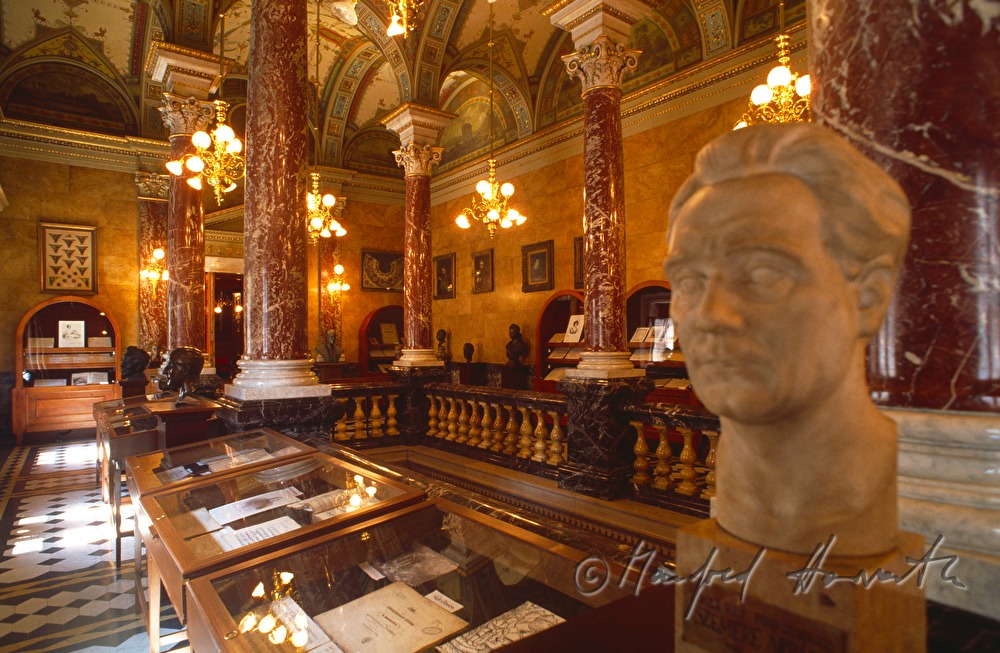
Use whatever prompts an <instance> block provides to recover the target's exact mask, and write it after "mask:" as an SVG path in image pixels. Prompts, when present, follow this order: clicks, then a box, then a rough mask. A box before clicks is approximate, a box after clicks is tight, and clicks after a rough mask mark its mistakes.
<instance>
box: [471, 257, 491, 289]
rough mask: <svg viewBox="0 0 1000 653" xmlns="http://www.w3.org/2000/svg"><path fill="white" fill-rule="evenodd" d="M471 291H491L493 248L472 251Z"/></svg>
mask: <svg viewBox="0 0 1000 653" xmlns="http://www.w3.org/2000/svg"><path fill="white" fill-rule="evenodd" d="M472 292H473V294H476V293H481V292H493V248H490V249H487V250H483V251H481V252H473V253H472Z"/></svg>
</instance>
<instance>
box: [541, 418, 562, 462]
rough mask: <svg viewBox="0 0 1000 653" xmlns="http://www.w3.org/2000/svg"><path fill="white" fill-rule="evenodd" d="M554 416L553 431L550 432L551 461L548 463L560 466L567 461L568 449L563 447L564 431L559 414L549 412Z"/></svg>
mask: <svg viewBox="0 0 1000 653" xmlns="http://www.w3.org/2000/svg"><path fill="white" fill-rule="evenodd" d="M549 415H551V416H552V430H551V431H549V459H548V460H547V461H546V462H547V463H548V464H550V465H559V464H561V463H562V462H563V461H565V460H566V447H564V446H563V442H562V440H563V431H562V426H560V424H559V413H557V412H556V411H554V410H550V411H549Z"/></svg>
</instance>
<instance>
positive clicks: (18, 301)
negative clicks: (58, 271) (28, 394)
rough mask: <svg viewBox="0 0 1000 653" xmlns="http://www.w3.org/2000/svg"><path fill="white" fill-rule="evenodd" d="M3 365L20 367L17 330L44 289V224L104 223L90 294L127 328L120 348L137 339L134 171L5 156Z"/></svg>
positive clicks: (0, 182)
mask: <svg viewBox="0 0 1000 653" xmlns="http://www.w3.org/2000/svg"><path fill="white" fill-rule="evenodd" d="M0 186H2V187H3V189H4V192H5V193H6V195H7V201H8V202H9V206H7V208H6V209H4V210H3V212H2V213H0V371H10V370H13V369H14V334H15V331H16V330H17V324H18V322H19V321H20V320H21V318H22V317H23V315H24V314H25V313H26V312H27V311H28V310H29V309H30V308H31V307H32V306H34V305H35V304H38V303H39V302H41V301H44V300H46V299H51V298H52V297H55V296H57V293H43V292H41V291H40V290H39V272H38V223H39V222H57V223H65V224H79V225H90V226H96V227H97V253H98V262H97V289H98V293H97V294H96V295H93V296H90V298H91V299H93V300H94V301H95V302H97V303H98V304H100V305H101V306H103V307H104V308H105V309H106V310H107V311H108V313H110V314H111V315H112V316H113V317H114V319H115V322H116V323H117V324H118V329H119V330H120V334H119V335H120V340H119V343H118V344H119V347H120V348H122V349H124V347H125V346H127V345H131V344H135V342H136V339H137V338H138V316H137V315H136V313H137V311H138V301H139V299H138V289H137V280H138V274H139V270H138V265H137V262H136V260H137V257H138V254H137V251H138V243H137V241H136V216H137V213H136V211H137V209H136V190H135V184H134V182H133V176H132V175H131V174H128V173H123V172H109V171H105V170H95V169H91V168H80V167H75V166H69V165H64V164H58V163H46V162H42V161H30V160H27V159H14V158H8V157H2V156H0Z"/></svg>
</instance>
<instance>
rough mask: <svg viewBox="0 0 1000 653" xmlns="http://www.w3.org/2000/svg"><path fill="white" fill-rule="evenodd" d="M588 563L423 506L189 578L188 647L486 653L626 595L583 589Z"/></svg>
mask: <svg viewBox="0 0 1000 653" xmlns="http://www.w3.org/2000/svg"><path fill="white" fill-rule="evenodd" d="M586 557H587V554H586V553H584V552H583V551H580V550H577V549H574V548H572V547H569V546H567V545H564V544H560V543H558V542H555V541H553V540H550V539H547V538H545V537H543V536H541V535H538V534H535V533H530V532H528V531H525V530H522V529H520V528H518V527H516V526H513V525H510V524H507V523H504V522H501V521H499V520H496V519H494V518H492V517H489V516H487V515H484V514H482V513H479V512H476V511H474V510H471V509H469V508H466V507H464V506H460V505H458V504H455V503H452V502H450V501H447V500H444V499H436V500H433V501H426V502H423V503H420V504H417V505H412V506H408V507H405V508H401V509H399V510H397V511H395V512H393V513H390V514H385V515H382V516H380V517H378V518H375V519H371V520H368V521H365V522H362V523H359V524H355V525H353V526H350V527H347V528H344V529H341V530H338V531H336V532H330V533H326V534H324V535H322V536H321V537H316V538H313V539H310V540H309V541H307V542H303V543H301V544H298V545H296V546H292V547H286V548H283V549H281V550H278V551H272V552H270V553H268V554H266V555H263V556H260V557H257V558H254V559H252V560H247V561H245V562H242V563H240V564H238V565H236V566H234V567H231V568H227V569H223V570H218V571H215V572H213V573H211V574H207V575H204V576H200V577H198V578H195V579H193V580H192V581H191V582H190V583H189V584H188V587H189V589H188V601H189V603H190V606H189V608H188V611H187V614H188V638H189V640H190V642H191V646H192V648H193V649H194V650H198V651H201V650H217V651H240V652H243V651H260V650H265V649H266V650H270V651H288V652H289V653H291V652H292V651H313V650H321V651H327V652H329V651H344V652H345V653H369V652H374V651H393V652H394V653H416V652H417V651H443V652H447V653H453V652H456V651H460V652H463V653H465V652H471V651H484V652H485V651H488V650H492V648H489V647H486V643H487V642H489V643H490V644H491V645H492V647H493V648H495V647H497V646H500V645H503V644H505V643H508V642H514V641H517V640H518V639H521V638H523V637H527V636H528V635H531V634H533V633H535V632H538V631H540V630H544V629H545V628H548V627H549V626H552V625H555V624H557V623H561V622H562V621H563V620H565V619H568V618H570V617H574V616H576V615H579V614H584V613H586V612H587V611H588V610H590V609H591V608H594V607H599V606H602V605H605V604H607V603H610V602H611V601H613V600H615V599H618V598H621V597H622V596H625V595H627V594H630V593H631V587H630V586H628V585H626V586H625V587H624V588H621V587H619V586H618V583H617V582H613V583H608V586H607V587H606V588H605V590H604V591H601V592H590V593H586V594H585V593H582V592H580V591H579V590H578V589H577V586H576V583H575V582H574V578H575V572H576V566H577V564H578V563H579V562H580V561H581V560H583V559H584V558H586ZM609 572H610V573H612V574H615V578H620V577H621V570H620V569H617V568H616V566H615V565H614V564H613V563H611V564H610V565H609ZM279 627H280V630H279V632H278V633H277V634H275V630H276V629H278V628H279ZM314 647H315V648H314Z"/></svg>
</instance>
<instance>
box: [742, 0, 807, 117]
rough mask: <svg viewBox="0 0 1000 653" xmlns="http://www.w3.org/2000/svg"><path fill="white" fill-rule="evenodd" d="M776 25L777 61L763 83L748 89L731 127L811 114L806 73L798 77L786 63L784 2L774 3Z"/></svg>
mask: <svg viewBox="0 0 1000 653" xmlns="http://www.w3.org/2000/svg"><path fill="white" fill-rule="evenodd" d="M778 12H779V29H780V31H781V33H780V34H779V35H778V36H776V37H775V39H774V43H775V45H777V46H778V65H777V66H775V67H774V68H772V69H771V72H769V73H768V74H767V83H766V84H759V85H757V86H756V87H755V88H754V89H753V91H751V92H750V104H749V106H748V108H747V110H746V112H745V113H744V114H743V117H742V118H740V121H739V122H738V123H736V126H735V127H733V129H742V128H743V127H748V126H749V125H755V124H757V123H762V122H773V123H779V122H809V121H810V120H812V114H811V112H810V110H809V93H810V91H811V86H810V82H809V75H802V76H801V77H799V76H798V75H797V74H796V73H793V72H792V69H791V68H789V66H788V63H789V61H790V60H791V57H790V56H789V54H790V50H789V42H790V41H791V37H790V36H789V35H788V34H786V33H785V3H784V0H782V2H781V3H780V4H779V6H778Z"/></svg>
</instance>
